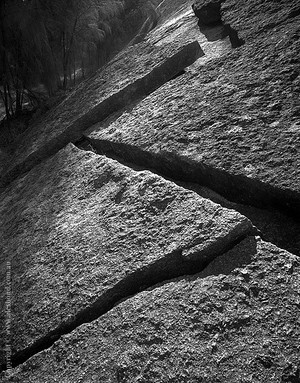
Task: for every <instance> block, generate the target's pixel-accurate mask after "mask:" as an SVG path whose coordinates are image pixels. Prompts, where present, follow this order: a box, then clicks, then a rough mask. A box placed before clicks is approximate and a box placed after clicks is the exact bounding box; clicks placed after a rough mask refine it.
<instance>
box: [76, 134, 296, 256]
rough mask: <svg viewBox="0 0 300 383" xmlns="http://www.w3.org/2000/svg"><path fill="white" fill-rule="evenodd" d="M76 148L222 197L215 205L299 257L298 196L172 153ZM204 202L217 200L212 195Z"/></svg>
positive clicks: (95, 143) (102, 144) (91, 143)
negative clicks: (232, 211) (241, 217)
mask: <svg viewBox="0 0 300 383" xmlns="http://www.w3.org/2000/svg"><path fill="white" fill-rule="evenodd" d="M77 146H78V147H79V148H80V149H83V150H91V151H93V152H95V153H97V154H100V155H106V156H107V157H110V158H112V159H115V160H117V161H119V162H121V163H122V164H124V165H126V166H129V167H131V168H133V169H134V170H151V171H152V172H154V173H156V174H158V175H160V176H162V177H164V178H166V179H168V180H171V181H173V182H176V183H178V184H179V185H180V186H183V187H185V188H190V189H191V190H193V191H196V192H197V190H194V189H193V187H192V186H191V185H188V184H187V183H192V184H194V185H199V186H204V187H207V188H209V189H211V190H213V191H214V192H217V193H218V194H220V196H222V197H223V198H226V199H227V202H226V201H222V197H221V200H220V199H219V198H217V200H215V201H214V202H216V203H220V204H221V205H223V206H224V207H226V208H231V209H235V210H238V211H239V212H240V213H242V214H243V215H245V216H247V217H248V218H249V219H250V220H251V221H252V222H253V223H254V222H255V221H256V222H257V223H258V226H257V227H258V228H259V229H260V230H261V236H262V238H263V239H264V240H266V241H271V242H273V243H275V244H276V245H277V246H279V247H281V248H284V249H286V250H288V251H290V252H292V253H294V254H297V255H300V242H299V239H300V237H299V235H297V234H296V235H295V236H293V233H297V232H300V220H299V217H300V193H299V192H296V191H291V190H287V189H280V188H277V187H275V186H272V185H269V184H266V183H264V182H262V181H260V180H258V179H253V178H249V177H246V176H245V175H241V174H239V175H237V174H232V173H230V172H227V171H225V170H222V169H218V168H215V167H213V166H211V165H208V164H205V163H202V162H197V161H195V160H192V159H190V158H187V157H183V156H181V155H179V154H175V153H173V152H160V153H153V152H149V151H146V150H142V149H140V148H139V147H137V146H134V145H129V144H123V143H116V142H111V141H107V140H101V139H93V138H91V137H86V138H85V139H82V140H81V141H80V142H78V143H77ZM200 195H201V193H200ZM205 198H209V199H212V200H214V198H211V196H210V195H209V196H205ZM233 204H236V205H235V206H232V205H233ZM256 209H260V210H259V211H256ZM258 215H260V217H258V219H255V221H253V216H255V218H256V217H257V216H258ZM262 215H263V216H264V218H262V217H261V216H262ZM256 222H255V223H254V225H255V224H256ZM266 222H267V223H266ZM290 233H291V234H290ZM294 237H295V238H294Z"/></svg>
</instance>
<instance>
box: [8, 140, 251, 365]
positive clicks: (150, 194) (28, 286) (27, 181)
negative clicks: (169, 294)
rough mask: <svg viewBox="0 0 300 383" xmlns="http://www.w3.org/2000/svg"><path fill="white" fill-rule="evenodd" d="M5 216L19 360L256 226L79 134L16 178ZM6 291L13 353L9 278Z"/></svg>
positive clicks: (201, 262) (196, 266)
mask: <svg viewBox="0 0 300 383" xmlns="http://www.w3.org/2000/svg"><path fill="white" fill-rule="evenodd" d="M0 217H1V225H0V236H1V244H0V270H1V274H2V275H5V270H6V262H7V261H8V260H10V262H11V270H12V299H11V301H12V313H11V315H12V323H11V328H12V334H11V342H12V349H13V354H14V360H15V361H16V362H20V361H22V360H23V359H24V358H27V357H28V355H30V354H31V353H35V352H37V351H38V350H40V349H42V348H44V347H46V346H47V345H48V346H49V344H51V342H53V341H54V340H55V339H57V338H58V337H59V335H60V334H61V333H65V332H69V331H71V330H72V328H74V327H76V326H78V325H79V324H81V323H82V322H86V321H90V320H92V319H94V318H97V317H98V316H99V315H100V314H101V313H104V312H105V311H107V310H108V309H109V308H110V307H111V306H112V305H113V304H115V303H116V302H117V301H118V300H120V299H122V298H125V297H127V296H128V295H131V294H134V293H136V292H138V291H139V290H140V289H143V288H146V287H147V286H150V285H153V284H155V283H158V282H160V281H162V280H165V279H169V278H172V277H175V276H178V275H183V274H189V273H194V272H196V271H197V270H200V269H201V268H203V267H204V266H205V265H206V264H207V262H209V261H211V260H212V259H213V258H214V257H216V256H218V255H220V254H222V253H223V252H224V251H226V250H227V249H228V248H229V247H231V246H233V244H234V243H235V242H236V241H239V240H241V238H244V237H245V236H247V235H249V234H251V233H253V232H254V228H253V226H252V224H251V222H250V221H249V220H248V219H247V218H245V217H243V216H242V215H240V214H239V213H237V212H235V211H234V210H229V209H224V208H222V207H221V205H218V204H215V203H213V202H211V201H209V200H207V199H204V198H201V197H199V196H198V195H197V194H196V193H193V192H191V191H188V190H185V189H183V188H181V187H179V186H177V185H175V184H173V183H172V182H169V181H166V180H164V179H163V178H161V177H159V176H157V175H154V174H152V173H151V172H148V171H143V172H135V171H133V170H131V169H130V168H128V167H126V166H123V165H121V164H119V163H118V162H116V161H113V160H111V159H108V158H106V157H104V156H98V155H96V154H94V153H92V152H86V151H82V150H79V149H77V148H76V147H75V146H73V145H71V144H70V145H69V146H67V147H66V148H65V149H63V150H61V151H59V152H58V153H57V154H56V155H54V156H53V157H51V158H49V159H48V160H47V161H44V162H43V163H42V164H40V165H38V166H36V167H35V168H34V169H32V170H31V171H30V172H29V173H28V174H27V175H26V176H24V177H22V178H20V179H18V180H16V181H14V182H13V183H11V185H9V186H8V187H7V188H6V193H5V194H3V195H2V197H1V200H0ZM0 297H1V325H0V329H1V332H2V334H1V336H0V339H1V350H2V357H3V352H4V350H3V347H4V337H3V336H2V335H3V331H4V330H5V326H4V320H5V310H3V307H4V303H5V286H4V285H1V293H0ZM2 362H3V360H2Z"/></svg>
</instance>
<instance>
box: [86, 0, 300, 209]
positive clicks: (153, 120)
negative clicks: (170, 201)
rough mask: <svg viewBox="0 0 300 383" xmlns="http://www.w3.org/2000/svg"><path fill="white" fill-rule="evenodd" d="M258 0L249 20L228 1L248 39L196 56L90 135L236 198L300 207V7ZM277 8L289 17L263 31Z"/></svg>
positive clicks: (230, 15) (103, 147)
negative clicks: (219, 52)
mask: <svg viewBox="0 0 300 383" xmlns="http://www.w3.org/2000/svg"><path fill="white" fill-rule="evenodd" d="M251 4H252V5H251V7H250V5H249V7H247V6H245V9H246V10H247V9H248V13H246V10H244V9H243V12H244V13H242V15H243V17H244V19H247V23H246V22H245V27H244V29H242V27H243V23H242V21H241V20H240V19H239V22H238V23H237V20H236V19H235V17H236V16H235V15H236V14H238V10H239V9H240V8H241V4H240V5H239V6H238V5H237V2H235V1H231V2H228V3H227V2H225V4H224V8H223V18H224V20H225V21H226V20H229V21H231V23H232V25H233V27H235V28H236V29H237V30H239V33H240V35H241V37H242V38H243V39H245V40H246V44H245V45H243V46H242V47H240V48H238V49H237V50H233V51H232V52H231V53H229V54H227V55H223V56H221V57H220V58H218V59H216V60H215V61H210V62H209V64H208V65H204V64H202V63H201V59H200V60H198V62H197V64H198V66H197V64H195V65H193V66H192V67H191V68H190V69H189V70H187V71H186V73H185V74H184V75H183V76H180V77H178V78H176V79H175V80H173V81H172V82H170V83H167V84H165V85H164V86H162V87H160V88H159V89H158V90H157V91H155V92H153V93H152V94H151V95H149V96H148V97H146V98H145V99H144V100H143V101H141V102H140V103H139V104H137V105H136V106H135V107H134V108H133V109H132V110H129V111H128V112H125V113H124V114H123V115H122V116H120V117H119V118H117V119H116V120H115V121H114V122H113V123H111V124H110V126H109V127H108V128H104V129H103V126H102V125H101V124H99V125H98V126H97V125H96V126H95V127H94V131H93V132H89V133H88V134H87V137H88V138H89V139H90V141H91V142H92V144H93V145H94V146H95V148H97V150H100V151H101V152H103V153H112V152H113V153H115V154H116V155H119V156H121V157H124V158H125V159H126V160H127V161H132V162H136V161H138V162H139V163H140V165H143V166H147V167H152V168H156V169H157V170H158V171H159V172H161V173H164V174H165V175H167V176H170V177H173V178H175V177H176V176H177V177H178V176H180V177H181V178H185V179H186V180H189V181H192V182H199V183H202V184H205V185H206V186H208V187H210V188H212V189H214V190H215V191H217V192H219V193H221V194H223V195H225V196H226V197H227V198H229V199H231V200H237V201H238V202H242V203H246V204H252V205H256V206H258V207H270V208H274V207H275V208H281V209H284V210H289V211H290V213H291V214H294V215H296V216H299V214H300V193H299V185H300V173H299V169H300V159H299V153H300V141H299V140H300V138H299V129H300V128H299V126H300V125H299V122H298V120H299V110H300V109H299V108H300V101H299V97H298V94H299V91H300V77H299V59H298V58H297V57H298V52H299V37H300V30H299V21H300V16H297V12H296V11H294V4H295V2H287V3H285V6H283V5H282V4H281V6H280V7H279V6H275V8H273V7H271V4H270V2H269V3H268V2H261V3H260V2H258V9H259V10H260V12H257V11H256V8H255V6H256V2H251ZM272 4H273V3H272ZM267 5H269V7H268V6H267ZM250 10H252V11H253V13H254V14H255V18H254V17H253V16H252V13H250ZM263 10H264V11H265V13H263V12H262V11H263ZM245 13H246V14H245ZM257 14H258V15H257ZM269 14H270V15H269ZM282 14H283V15H285V17H283V16H282ZM256 15H257V16H256ZM291 15H295V16H294V17H292V16H291ZM251 16H252V23H251V25H252V29H251V30H250V21H249V20H248V19H249V18H251ZM269 16H270V19H271V20H272V19H273V20H278V19H279V18H280V17H281V16H282V17H283V20H282V22H279V21H277V22H278V25H276V26H275V27H274V29H271V27H270V28H269V29H268V28H266V30H265V31H263V32H261V33H260V34H258V32H259V31H260V30H261V25H262V24H261V23H260V21H261V20H262V19H263V18H266V19H268V18H269ZM272 25H273V24H272ZM248 28H249V29H248ZM247 39H248V41H247ZM165 110H168V113H167V114H165V113H164V111H165Z"/></svg>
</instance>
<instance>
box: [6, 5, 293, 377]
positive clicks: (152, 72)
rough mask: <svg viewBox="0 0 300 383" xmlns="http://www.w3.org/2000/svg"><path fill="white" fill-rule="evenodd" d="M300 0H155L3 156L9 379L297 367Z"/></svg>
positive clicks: (285, 372) (270, 373) (282, 373)
mask: <svg viewBox="0 0 300 383" xmlns="http://www.w3.org/2000/svg"><path fill="white" fill-rule="evenodd" d="M158 3H159V4H158ZM199 3H200V2H198V4H199ZM201 3H203V2H201ZM297 3H298V2H297V1H278V2H276V4H275V3H274V2H273V1H268V0H250V1H246V0H226V1H224V2H222V5H221V9H220V15H221V21H220V23H219V24H217V25H214V26H207V27H205V28H202V26H201V23H199V25H198V20H197V18H196V17H195V16H194V13H193V10H192V8H191V6H190V5H191V4H190V3H189V2H187V1H185V0H182V1H179V0H176V1H175V0H173V1H171V0H164V1H162V2H158V1H157V2H156V0H155V1H154V0H153V4H156V7H157V8H156V9H157V10H159V12H160V14H161V20H160V22H159V23H158V26H157V28H155V29H154V30H153V31H152V32H151V33H149V34H148V35H147V36H146V37H145V39H144V40H143V41H142V42H141V43H140V44H137V45H136V46H134V47H129V48H127V49H126V50H124V52H123V53H122V54H120V55H119V56H118V57H117V58H116V59H115V60H113V61H112V62H111V63H110V64H108V65H107V66H106V67H105V68H104V69H103V71H101V72H98V74H96V75H95V76H94V77H93V78H92V79H90V80H88V81H86V82H85V83H82V84H81V85H80V86H79V87H78V88H77V90H76V91H75V92H74V93H72V94H71V95H70V96H69V98H68V99H67V100H66V101H65V102H64V103H63V104H61V105H60V106H58V107H57V108H56V109H55V110H53V111H52V112H51V114H49V116H48V117H47V119H46V120H45V122H44V124H41V125H40V126H39V127H36V129H37V130H34V129H32V130H31V131H30V132H28V135H26V137H25V136H24V144H23V146H22V145H20V146H19V147H18V148H16V151H15V156H16V158H15V159H14V161H11V164H8V163H7V161H6V163H5V159H4V160H1V162H2V164H4V165H3V167H2V169H3V170H2V173H3V176H2V181H1V182H2V191H1V194H0V195H1V199H0V217H1V222H0V223H1V225H0V236H1V243H0V278H1V281H2V280H8V279H9V278H8V274H9V272H8V271H11V296H12V299H11V302H10V303H11V310H10V311H9V312H8V308H7V307H8V300H9V299H8V287H9V281H8V282H7V281H6V283H5V284H2V285H1V287H0V305H1V311H0V331H1V334H0V359H1V367H2V369H6V368H7V367H9V366H8V364H9V363H7V357H6V355H5V347H6V346H9V347H8V348H10V347H11V351H12V363H13V369H12V371H10V369H9V368H8V371H6V372H2V373H0V381H1V382H25V383H26V382H55V381H57V382H65V383H69V382H72V383H73V382H101V383H102V382H104V383H105V382H107V383H108V382H128V383H129V382H130V383H131V382H144V383H148V382H170V383H171V382H178V383H181V382H211V383H215V382H225V381H226V382H249V383H250V382H262V381H266V382H272V383H273V382H274V383H275V382H276V383H278V382H280V383H283V382H289V383H299V381H300V365H299V354H300V353H299V351H300V350H299V328H300V327H299V312H300V302H299V295H300V294H299V293H300V280H299V268H300V262H299V258H297V256H296V255H293V254H291V253H289V252H288V251H286V250H282V249H280V248H278V247H276V246H275V245H274V244H271V243H267V242H266V241H264V240H262V239H261V238H260V236H262V237H263V238H268V239H269V240H272V241H273V240H274V242H276V243H277V244H279V245H280V244H281V243H282V244H283V245H284V246H285V248H288V249H291V251H294V249H295V252H297V250H298V253H299V254H300V252H299V250H300V237H299V233H300V225H299V212H300V202H299V201H300V200H299V195H300V187H299V165H300V163H299V153H300V151H299V149H300V148H299V145H300V141H299V140H300V138H299V129H300V128H299V123H298V120H299V118H298V117H299V110H300V107H299V105H300V104H299V95H298V93H299V90H300V88H299V86H300V83H299V49H300V45H299V41H300V39H299V38H300V27H299V25H300V23H299V21H300V19H299V18H300V11H299V4H297ZM205 4H207V2H205ZM172 5H173V6H172ZM146 29H147V28H146ZM242 43H243V45H241V44H242ZM199 44H200V46H201V47H200V46H199ZM203 54H204V56H203ZM106 117H107V118H106ZM97 121H100V122H97ZM94 122H97V123H96V124H95V125H94V126H93V127H92V128H89V129H88V130H86V131H85V134H84V137H82V132H83V130H84V129H86V128H87V127H88V126H89V125H91V124H93V123H94ZM79 138H80V141H77V142H76V145H77V147H75V146H74V145H72V144H69V145H66V144H67V143H69V142H70V141H73V142H74V141H76V140H77V139H79ZM51 155H52V157H51ZM26 171H28V172H27V174H25V175H22V174H23V173H24V172H26ZM4 173H5V174H4ZM174 181H176V183H177V184H175V183H174ZM179 185H180V186H179ZM209 188H211V189H213V190H211V189H209ZM218 193H220V194H218ZM213 201H214V202H213ZM228 208H229V209H228ZM238 211H239V212H241V214H240V213H238ZM242 214H245V215H247V216H248V217H251V221H250V220H249V219H247V218H246V217H245V216H244V215H242ZM253 223H255V225H257V226H259V228H260V229H261V230H263V231H262V232H259V231H258V230H257V229H256V228H255V227H254V225H253ZM279 226H280V228H279ZM277 233H279V234H277ZM259 235H260V236H259ZM276 237H286V238H285V239H284V240H282V241H281V239H280V240H278V239H277V238H276ZM291 237H293V239H292V238H291ZM290 238H291V239H290ZM286 241H287V242H288V243H286ZM297 242H298V244H297ZM7 262H9V264H8V263H7ZM9 317H10V319H11V334H10V337H9V339H6V338H5V336H4V333H5V331H7V326H8V324H7V319H8V318H9Z"/></svg>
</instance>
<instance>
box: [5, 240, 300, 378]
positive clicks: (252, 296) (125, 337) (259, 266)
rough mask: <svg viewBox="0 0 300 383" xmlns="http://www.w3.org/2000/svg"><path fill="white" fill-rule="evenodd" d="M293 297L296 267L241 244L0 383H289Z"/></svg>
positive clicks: (295, 350)
mask: <svg viewBox="0 0 300 383" xmlns="http://www.w3.org/2000/svg"><path fill="white" fill-rule="evenodd" d="M299 294H300V263H299V259H298V258H297V257H296V256H294V255H291V254H289V253H287V252H285V251H283V250H280V249H278V248H276V247H275V246H273V245H272V244H270V243H265V242H262V241H261V240H259V239H255V238H253V237H250V238H248V239H246V240H244V241H243V242H242V243H240V244H239V245H238V246H236V247H235V248H234V249H233V250H231V251H230V252H228V253H227V254H224V255H223V256H221V257H219V258H217V259H216V260H215V261H213V262H212V263H211V265H210V266H209V267H208V268H207V269H206V270H204V271H203V272H202V273H200V274H197V275H195V276H192V277H184V278H180V279H177V280H172V281H167V282H166V283H164V284H163V285H161V286H154V287H153V288H152V289H151V290H147V291H143V292H141V293H139V294H137V295H135V296H133V297H131V298H129V299H127V300H126V301H124V302H121V303H120V304H119V305H118V306H116V307H114V308H113V309H112V310H111V311H109V312H108V313H107V314H105V315H103V316H102V317H101V318H99V319H98V320H96V321H94V322H92V323H90V324H87V325H83V326H81V327H79V328H77V329H76V331H74V332H72V333H71V334H68V335H67V336H64V337H62V338H61V339H60V340H59V341H58V342H57V343H55V345H53V346H52V347H51V348H50V349H48V350H45V351H44V352H42V353H40V354H38V355H36V356H34V357H33V358H31V359H30V360H28V361H27V362H26V363H24V364H23V365H22V366H20V367H19V368H17V369H15V371H14V375H13V377H12V378H11V380H7V381H8V382H10V381H11V382H15V383H19V382H20V383H21V382H22V383H29V382H44V383H48V382H49V383H50V382H51V383H52V382H62V383H69V382H81V383H83V382H87V383H90V382H95V383H96V382H97V383H98V382H101V383H102V382H103V383H106V382H107V383H108V382H143V383H146V382H157V383H161V382H166V383H168V382H170V383H171V382H176V383H184V382H185V383H191V382H193V383H196V382H197V383H199V382H208V383H216V382H220V383H221V382H248V383H250V382H251V383H261V382H270V383H271V382H272V383H275V382H276V383H277V382H296V381H298V380H297V379H299V368H300V366H299V352H300V349H299V335H300V333H299V328H300V327H299V315H298V314H299V305H300V301H299Z"/></svg>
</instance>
